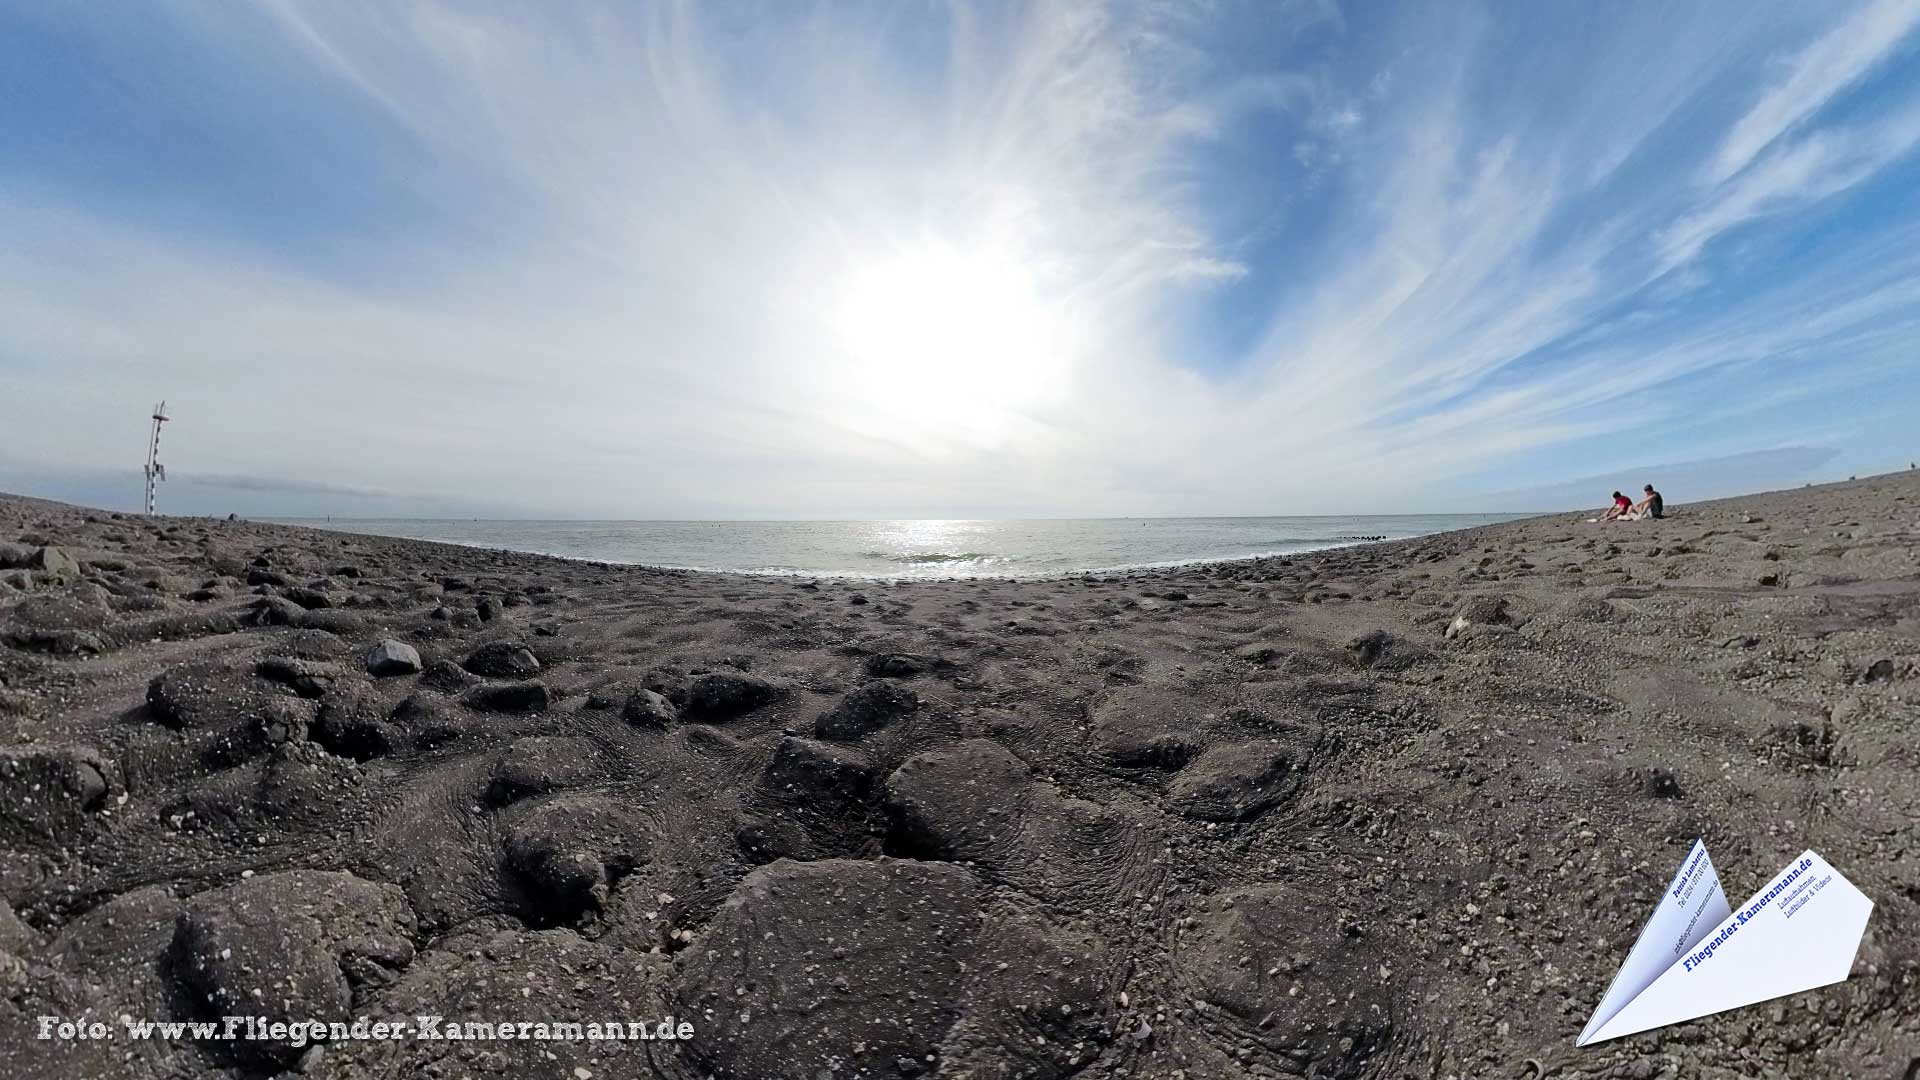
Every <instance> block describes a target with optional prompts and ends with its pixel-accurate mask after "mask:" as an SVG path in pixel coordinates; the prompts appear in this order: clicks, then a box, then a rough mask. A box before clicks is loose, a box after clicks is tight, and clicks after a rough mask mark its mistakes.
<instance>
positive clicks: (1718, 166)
mask: <svg viewBox="0 0 1920 1080" xmlns="http://www.w3.org/2000/svg"><path fill="white" fill-rule="evenodd" d="M1915 26H1920V4H1916V3H1914V0H1873V2H1871V3H1868V4H1865V5H1863V6H1862V7H1860V8H1859V9H1858V10H1857V11H1855V12H1854V13H1853V14H1852V15H1851V16H1850V17H1848V18H1847V19H1845V20H1843V21H1842V22H1841V23H1840V24H1839V25H1838V26H1835V27H1834V28H1833V29H1832V30H1830V31H1828V32H1827V34H1826V35H1825V36H1823V37H1821V38H1820V39H1819V40H1817V41H1815V42H1814V43H1813V44H1811V45H1809V46H1807V47H1806V49H1804V50H1803V51H1802V52H1801V53H1800V54H1799V55H1798V56H1795V57H1794V58H1793V59H1792V60H1791V61H1789V62H1788V63H1787V65H1786V67H1787V73H1786V76H1785V77H1784V78H1782V79H1781V80H1780V81H1779V82H1777V83H1775V84H1774V85H1773V86H1771V87H1769V88H1768V89H1767V91H1766V92H1765V93H1764V94H1762V95H1761V97H1760V100H1759V101H1757V102H1755V103H1754V105H1753V107H1752V108H1751V109H1749V110H1748V111H1747V113H1746V115H1744V116H1742V117H1741V118H1740V120H1739V121H1738V122H1737V123H1735V124H1734V125H1733V128H1732V129H1731V130H1729V131H1728V132H1727V135H1726V138H1725V139H1724V140H1723V141H1722V142H1721V144H1720V148H1719V150H1718V151H1717V152H1716V153H1715V154H1714V156H1713V159H1712V160H1711V161H1710V162H1708V164H1707V166H1706V168H1705V169H1703V170H1702V172H1701V180H1702V181H1703V182H1705V183H1708V184H1720V183H1724V182H1725V181H1726V180H1727V179H1729V178H1730V177H1732V176H1733V175H1734V174H1736V173H1738V172H1739V171H1740V170H1742V169H1744V168H1746V167H1747V166H1748V165H1749V164H1750V163H1751V162H1752V161H1753V159H1754V158H1756V157H1758V156H1759V154H1760V152H1761V151H1762V150H1765V149H1766V148H1767V147H1768V146H1770V145H1772V143H1773V141H1774V140H1775V139H1778V138H1779V137H1780V136H1781V135H1783V134H1785V133H1786V132H1787V131H1788V130H1789V129H1790V128H1792V127H1793V126H1794V125H1796V124H1798V123H1800V122H1801V121H1803V120H1805V119H1806V118H1807V117H1809V116H1812V115H1813V114H1814V113H1816V112H1818V111H1819V110H1820V109H1821V108H1822V107H1823V106H1825V105H1826V104H1827V102H1829V101H1831V100H1833V98H1834V97H1835V96H1836V95H1837V94H1839V93H1840V92H1841V91H1843V90H1845V89H1847V88H1848V87H1850V86H1852V85H1853V84H1854V83H1856V82H1858V81H1859V80H1860V79H1862V78H1863V77H1865V76H1866V74H1867V73H1868V72H1870V71H1872V70H1873V69H1874V68H1875V67H1876V66H1877V65H1879V64H1880V63H1882V62H1883V61H1885V60H1886V59H1887V58H1888V57H1889V56H1891V55H1893V54H1894V53H1895V52H1897V51H1898V50H1899V49H1900V48H1901V42H1902V41H1903V40H1904V39H1905V38H1906V36H1907V35H1908V34H1909V33H1911V32H1912V31H1913V29H1914V27H1915Z"/></svg>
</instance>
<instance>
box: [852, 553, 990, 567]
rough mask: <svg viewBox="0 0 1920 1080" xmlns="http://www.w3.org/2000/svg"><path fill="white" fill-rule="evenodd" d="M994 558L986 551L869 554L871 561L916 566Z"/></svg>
mask: <svg viewBox="0 0 1920 1080" xmlns="http://www.w3.org/2000/svg"><path fill="white" fill-rule="evenodd" d="M992 557H993V556H992V555H991V554H990V553H988V552H984V551H959V552H951V551H930V552H926V553H924V554H918V555H913V554H902V553H899V552H887V551H869V552H867V558H869V559H885V560H886V561H888V562H897V563H915V564H919V563H950V562H977V561H979V560H981V559H991V558H992Z"/></svg>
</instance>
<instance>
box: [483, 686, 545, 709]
mask: <svg viewBox="0 0 1920 1080" xmlns="http://www.w3.org/2000/svg"><path fill="white" fill-rule="evenodd" d="M462 700H463V701H465V702H466V703H467V705H468V706H469V707H471V708H475V709H479V710H480V711H482V712H498V713H536V712H545V711H546V709H547V705H548V703H549V697H548V694H547V686H546V684H545V683H542V682H538V681H534V682H517V683H495V684H488V685H485V686H476V687H474V688H473V689H472V690H469V691H467V693H466V695H465V696H464V697H463V698H462Z"/></svg>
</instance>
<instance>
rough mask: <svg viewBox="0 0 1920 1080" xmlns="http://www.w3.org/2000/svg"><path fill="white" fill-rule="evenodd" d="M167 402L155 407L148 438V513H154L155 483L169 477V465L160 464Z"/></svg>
mask: <svg viewBox="0 0 1920 1080" xmlns="http://www.w3.org/2000/svg"><path fill="white" fill-rule="evenodd" d="M167 419H168V417H167V403H166V402H164V401H162V402H161V403H160V404H158V405H155V406H154V407H153V437H152V438H151V439H149V440H147V514H148V516H152V514H153V485H154V484H155V483H156V482H158V481H161V480H165V479H166V478H167V467H166V466H165V465H162V464H160V425H161V424H164V423H166V422H167Z"/></svg>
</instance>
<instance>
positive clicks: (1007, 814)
mask: <svg viewBox="0 0 1920 1080" xmlns="http://www.w3.org/2000/svg"><path fill="white" fill-rule="evenodd" d="M1032 783H1033V776H1032V773H1031V771H1030V770H1029V769H1028V768H1027V765H1026V763H1025V762H1023V761H1021V760H1020V759H1019V758H1017V757H1015V756H1013V754H1012V753H1011V752H1010V751H1008V750H1007V749H1006V748H1005V747H1003V746H1001V745H1000V744H999V743H996V742H993V741H991V740H988V739H968V740H966V741H964V742H959V743H955V744H954V745H952V746H949V747H946V748H945V749H941V750H930V751H928V752H927V753H924V754H918V755H915V756H914V757H911V758H908V759H907V760H906V762H905V763H904V764H902V765H901V766H900V767H899V768H898V769H896V770H894V773H893V775H892V776H890V777H888V778H887V789H886V796H887V809H888V810H889V811H890V812H891V813H892V814H893V817H894V821H895V825H896V830H895V831H896V836H897V838H898V841H899V843H900V847H901V849H902V850H903V851H906V852H911V853H913V854H915V855H927V856H931V857H935V858H943V859H955V860H963V861H965V860H973V861H978V860H983V859H986V858H988V857H989V856H990V855H991V854H992V853H993V852H994V851H995V850H996V848H997V847H998V846H1000V845H1004V844H1006V843H1008V842H1009V841H1010V839H1011V835H1012V834H1013V833H1015V832H1017V831H1018V830H1019V827H1020V820H1021V814H1022V813H1023V811H1024V810H1025V807H1026V801H1027V793H1028V789H1029V787H1030V786H1031V785H1032Z"/></svg>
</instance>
